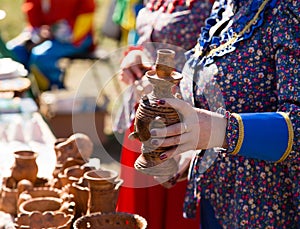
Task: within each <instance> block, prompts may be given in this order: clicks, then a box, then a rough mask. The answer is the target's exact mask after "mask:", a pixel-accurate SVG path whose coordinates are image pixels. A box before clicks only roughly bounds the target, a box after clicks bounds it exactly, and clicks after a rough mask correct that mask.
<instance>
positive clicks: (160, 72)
mask: <svg viewBox="0 0 300 229" xmlns="http://www.w3.org/2000/svg"><path fill="white" fill-rule="evenodd" d="M174 58H175V52H174V51H172V50H169V49H160V50H158V51H157V60H156V70H150V71H147V72H146V74H145V76H146V77H147V78H148V80H149V82H150V83H151V85H152V87H153V90H152V92H151V93H150V94H148V95H145V96H144V97H143V98H142V99H141V101H140V103H139V106H138V109H137V112H136V116H135V122H134V132H133V133H131V134H130V135H129V138H137V139H138V140H140V141H141V142H142V143H143V144H142V149H141V150H142V154H141V155H140V156H139V157H138V159H137V160H136V161H135V164H134V167H135V168H136V169H137V170H138V171H140V172H143V173H146V174H149V175H153V176H172V175H174V174H175V173H176V172H177V169H178V168H177V164H176V162H175V160H174V159H169V160H166V161H162V160H161V159H160V155H161V154H162V153H163V152H165V151H166V150H169V149H171V148H172V147H176V145H174V146H171V147H155V146H153V145H152V144H151V134H150V130H151V129H152V128H156V127H158V128H159V127H166V126H169V125H172V124H175V123H178V122H180V120H181V117H180V115H179V114H178V113H177V111H176V110H175V109H173V108H172V107H163V106H160V105H159V104H158V103H157V101H158V100H160V99H163V98H175V97H174V95H173V93H172V88H173V87H174V86H175V85H176V84H178V83H179V82H180V80H181V79H182V75H181V74H180V73H178V72H176V71H175V68H174V62H175V60H174Z"/></svg>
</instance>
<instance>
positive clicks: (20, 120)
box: [0, 112, 56, 180]
mask: <svg viewBox="0 0 300 229" xmlns="http://www.w3.org/2000/svg"><path fill="white" fill-rule="evenodd" d="M55 141H56V138H55V136H54V135H53V133H52V132H51V130H50V129H49V127H48V125H47V123H46V122H45V121H44V120H43V117H42V116H41V114H39V113H38V112H29V113H11V114H0V149H1V161H0V178H1V180H2V178H3V177H5V176H9V174H10V167H11V166H12V165H13V163H14V156H13V152H15V151H18V150H32V151H35V152H37V153H38V157H37V164H38V175H37V176H38V177H42V178H51V176H52V172H53V170H54V168H55V163H56V156H55V151H54V148H53V145H54V142H55Z"/></svg>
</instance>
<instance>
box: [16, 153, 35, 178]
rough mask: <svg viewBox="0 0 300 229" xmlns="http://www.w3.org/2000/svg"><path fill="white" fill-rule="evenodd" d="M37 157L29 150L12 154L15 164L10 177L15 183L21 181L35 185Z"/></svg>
mask: <svg viewBox="0 0 300 229" xmlns="http://www.w3.org/2000/svg"><path fill="white" fill-rule="evenodd" d="M37 156H38V154H37V153H36V152H33V151H30V150H23V151H16V152H14V157H15V163H14V165H13V166H12V168H11V177H12V178H13V179H14V180H15V181H16V182H17V183H18V182H19V181H21V180H23V179H25V180H29V181H30V182H32V183H35V181H36V179H37V173H38V166H37V163H36V158H37Z"/></svg>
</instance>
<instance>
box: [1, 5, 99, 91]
mask: <svg viewBox="0 0 300 229" xmlns="http://www.w3.org/2000/svg"><path fill="white" fill-rule="evenodd" d="M95 9H96V3H95V1H94V0H84V1H82V0H64V1H60V0H25V1H24V3H23V5H22V11H23V12H24V13H25V14H26V16H27V20H28V26H27V27H26V28H25V29H24V30H23V31H22V33H21V34H20V35H18V36H17V37H16V38H14V39H12V40H10V41H9V42H7V48H8V49H9V50H11V51H12V52H13V54H14V55H15V57H16V59H17V60H18V61H19V62H21V63H22V64H24V66H25V67H26V68H27V69H28V70H29V71H31V72H32V73H33V74H34V76H35V79H36V81H37V83H38V85H39V88H40V89H41V90H50V89H52V88H64V79H63V72H62V71H61V69H60V68H59V66H58V60H59V59H60V58H62V57H64V56H72V55H76V54H81V53H85V52H88V51H92V50H93V49H94V48H95V42H94V37H93V23H94V13H95Z"/></svg>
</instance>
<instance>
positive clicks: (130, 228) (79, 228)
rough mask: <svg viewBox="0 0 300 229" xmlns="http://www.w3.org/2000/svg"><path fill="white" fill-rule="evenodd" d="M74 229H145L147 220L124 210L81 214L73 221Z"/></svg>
mask: <svg viewBox="0 0 300 229" xmlns="http://www.w3.org/2000/svg"><path fill="white" fill-rule="evenodd" d="M73 228H74V229H87V228H89V229H101V228H103V229H145V228H147V221H146V220H145V219H144V218H143V217H141V216H139V215H137V214H129V213H125V212H111V213H99V212H97V213H92V214H90V215H86V216H82V217H80V218H78V219H77V220H76V221H75V222H74V223H73Z"/></svg>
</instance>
